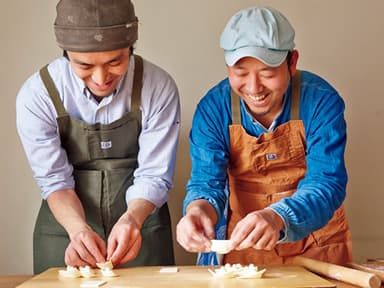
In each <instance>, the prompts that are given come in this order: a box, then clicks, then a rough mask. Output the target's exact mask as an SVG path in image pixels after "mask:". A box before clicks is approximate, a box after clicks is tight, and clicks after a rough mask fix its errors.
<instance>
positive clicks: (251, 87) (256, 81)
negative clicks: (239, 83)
mask: <svg viewBox="0 0 384 288" xmlns="http://www.w3.org/2000/svg"><path fill="white" fill-rule="evenodd" d="M246 89H247V91H248V93H250V94H259V93H261V92H262V91H263V89H264V86H263V84H262V83H261V81H260V78H259V77H258V76H257V75H250V76H249V78H248V79H247V83H246Z"/></svg>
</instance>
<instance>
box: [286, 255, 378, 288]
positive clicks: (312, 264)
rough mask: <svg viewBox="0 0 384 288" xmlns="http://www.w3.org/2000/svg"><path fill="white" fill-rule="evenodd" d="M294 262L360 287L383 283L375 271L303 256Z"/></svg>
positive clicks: (370, 287)
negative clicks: (365, 270) (356, 268)
mask: <svg viewBox="0 0 384 288" xmlns="http://www.w3.org/2000/svg"><path fill="white" fill-rule="evenodd" d="M293 264H295V265H299V266H303V267H304V268H307V269H308V270H310V271H312V272H315V273H319V274H322V275H324V276H326V277H328V278H332V279H336V280H340V281H343V282H347V283H350V284H354V285H357V286H360V287H368V288H378V287H380V285H381V280H380V278H379V277H378V276H377V275H375V274H373V273H368V272H363V271H359V270H355V269H351V268H347V267H343V266H339V265H336V264H331V263H326V262H322V261H319V260H313V259H310V258H306V257H303V256H296V257H295V258H293Z"/></svg>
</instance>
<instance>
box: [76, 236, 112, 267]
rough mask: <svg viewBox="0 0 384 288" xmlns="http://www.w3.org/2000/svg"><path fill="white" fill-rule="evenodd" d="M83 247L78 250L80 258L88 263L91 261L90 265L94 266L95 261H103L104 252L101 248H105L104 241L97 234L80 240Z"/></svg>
mask: <svg viewBox="0 0 384 288" xmlns="http://www.w3.org/2000/svg"><path fill="white" fill-rule="evenodd" d="M82 244H83V246H84V248H83V249H82V250H80V251H79V254H80V256H81V258H82V259H83V260H85V261H88V262H89V263H92V266H95V265H96V263H102V262H105V252H104V253H103V252H102V251H101V250H104V251H105V250H106V248H103V247H105V242H104V241H103V240H102V239H101V238H100V237H99V236H98V235H97V234H95V235H93V237H86V238H85V239H84V241H83V242H82Z"/></svg>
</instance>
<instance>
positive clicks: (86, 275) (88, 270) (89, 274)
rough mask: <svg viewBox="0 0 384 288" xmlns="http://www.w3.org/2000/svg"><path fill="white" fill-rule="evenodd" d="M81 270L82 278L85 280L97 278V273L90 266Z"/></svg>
mask: <svg viewBox="0 0 384 288" xmlns="http://www.w3.org/2000/svg"><path fill="white" fill-rule="evenodd" d="M79 270H80V274H81V276H82V277H84V278H91V277H95V276H96V274H95V272H94V271H93V270H92V269H91V267H89V266H84V267H80V268H79Z"/></svg>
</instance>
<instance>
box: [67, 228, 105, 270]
mask: <svg viewBox="0 0 384 288" xmlns="http://www.w3.org/2000/svg"><path fill="white" fill-rule="evenodd" d="M70 239H71V242H70V243H69V245H68V247H67V249H66V250H65V264H67V265H70V266H74V267H82V266H90V267H96V263H102V262H105V256H106V251H107V247H106V244H105V242H104V240H103V239H101V237H100V236H99V235H98V234H97V233H96V232H94V231H93V230H91V229H90V228H89V229H85V230H82V231H80V232H78V233H76V234H74V235H72V236H71V237H70Z"/></svg>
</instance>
